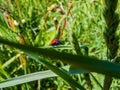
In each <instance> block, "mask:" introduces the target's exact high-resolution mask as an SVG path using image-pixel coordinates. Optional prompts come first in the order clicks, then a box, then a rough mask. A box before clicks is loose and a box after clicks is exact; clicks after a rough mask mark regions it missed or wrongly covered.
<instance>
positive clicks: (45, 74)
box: [0, 66, 87, 88]
mask: <svg viewBox="0 0 120 90" xmlns="http://www.w3.org/2000/svg"><path fill="white" fill-rule="evenodd" d="M62 68H63V69H65V70H66V71H68V72H67V73H68V74H83V73H84V72H83V71H81V70H76V69H74V70H73V69H72V70H71V69H70V68H71V67H70V66H64V67H62ZM85 73H87V72H85ZM56 76H58V75H57V74H55V73H54V72H53V71H51V70H46V71H40V72H35V73H30V74H26V75H22V76H18V77H14V78H10V79H7V80H4V81H1V82H0V88H5V87H10V86H15V85H19V84H23V83H27V82H31V81H35V80H41V79H46V78H51V77H56Z"/></svg>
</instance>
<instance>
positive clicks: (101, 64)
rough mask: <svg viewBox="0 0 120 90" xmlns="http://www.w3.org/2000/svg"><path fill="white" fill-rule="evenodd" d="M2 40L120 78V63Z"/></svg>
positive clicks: (4, 42) (85, 68)
mask: <svg viewBox="0 0 120 90" xmlns="http://www.w3.org/2000/svg"><path fill="white" fill-rule="evenodd" d="M0 42H1V43H3V44H7V45H10V46H14V47H16V48H18V49H21V50H22V51H24V52H25V53H31V54H33V55H37V56H38V55H40V56H43V57H45V58H49V59H50V60H54V61H57V60H61V61H63V62H65V63H69V64H71V65H73V66H74V67H77V68H79V69H81V70H87V71H92V72H97V73H102V74H106V75H108V76H112V77H116V78H120V65H119V64H115V63H111V62H107V61H102V60H98V59H96V58H93V57H88V56H79V55H73V54H68V53H63V52H58V51H55V50H52V49H42V48H35V47H31V46H25V45H20V44H16V43H12V42H9V41H5V40H3V39H0Z"/></svg>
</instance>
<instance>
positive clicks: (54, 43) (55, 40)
mask: <svg viewBox="0 0 120 90" xmlns="http://www.w3.org/2000/svg"><path fill="white" fill-rule="evenodd" d="M60 44H61V42H60V41H59V40H58V39H53V40H52V41H51V43H50V45H52V46H56V45H60Z"/></svg>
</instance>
